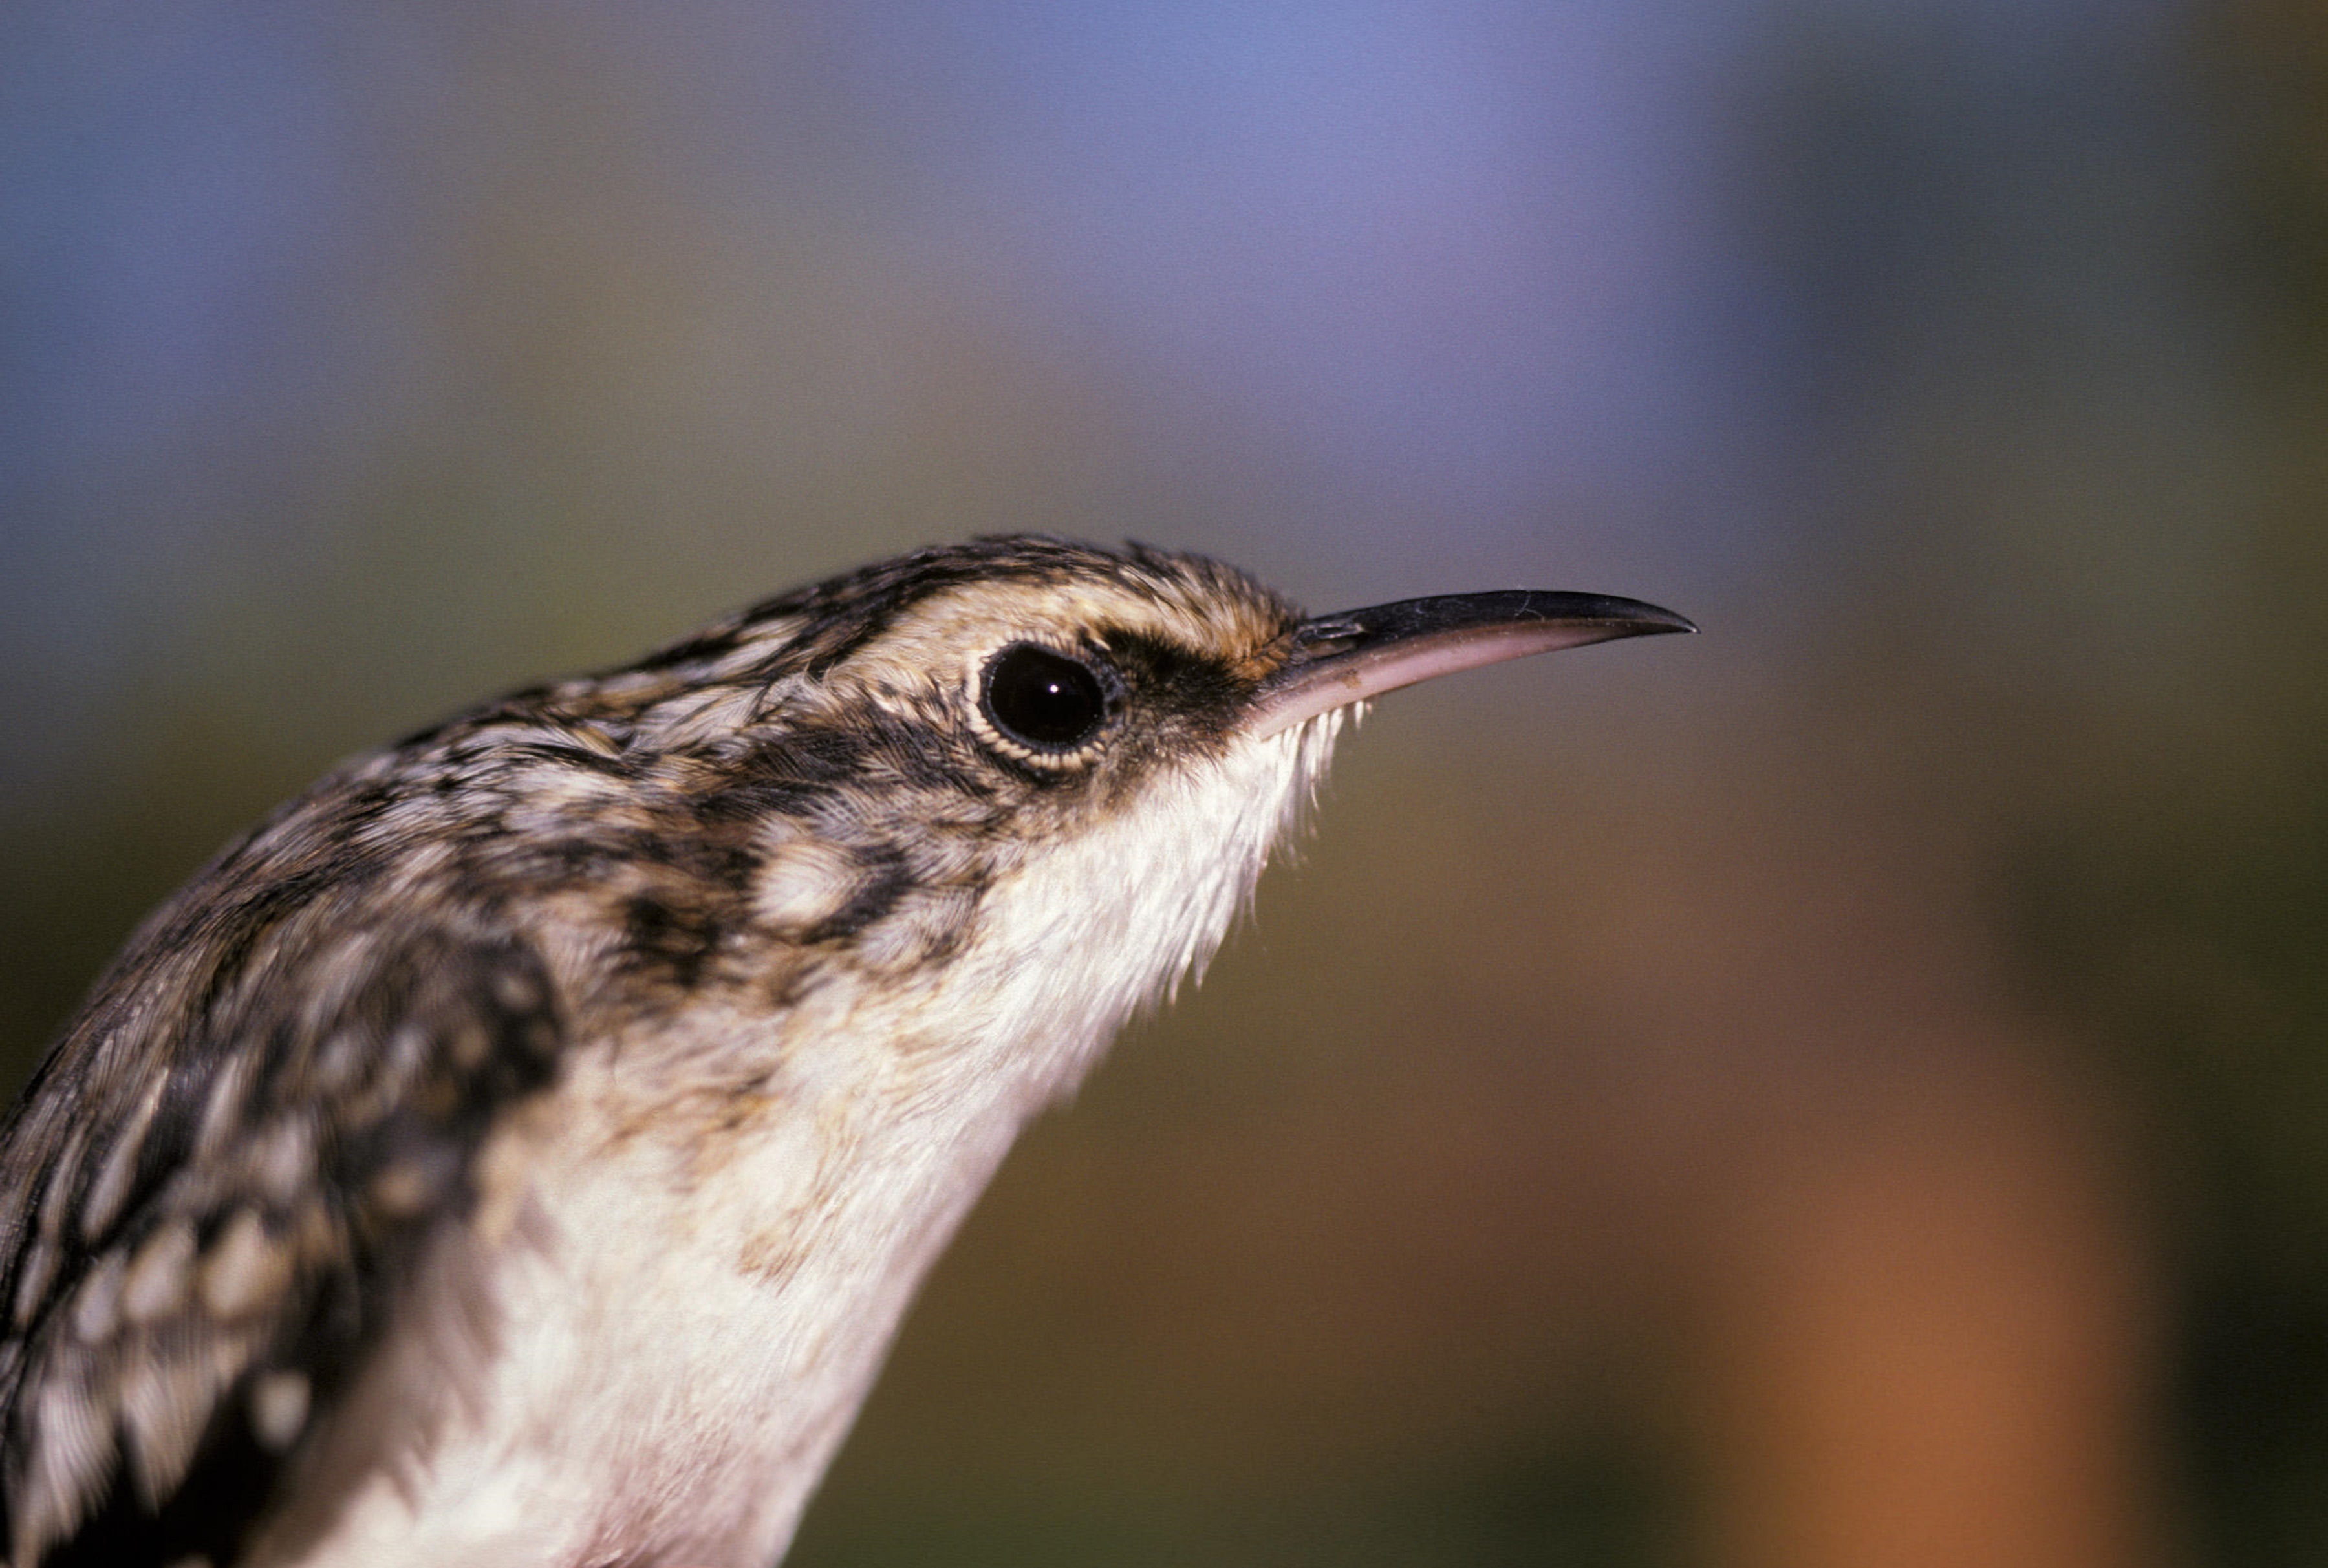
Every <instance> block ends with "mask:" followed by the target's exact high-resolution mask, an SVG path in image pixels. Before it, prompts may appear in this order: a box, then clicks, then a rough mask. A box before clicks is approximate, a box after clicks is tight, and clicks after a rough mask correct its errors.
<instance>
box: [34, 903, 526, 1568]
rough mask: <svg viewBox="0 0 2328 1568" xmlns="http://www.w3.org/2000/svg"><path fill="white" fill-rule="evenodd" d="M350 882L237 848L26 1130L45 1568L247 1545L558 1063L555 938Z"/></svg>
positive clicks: (79, 1030)
mask: <svg viewBox="0 0 2328 1568" xmlns="http://www.w3.org/2000/svg"><path fill="white" fill-rule="evenodd" d="M218 877H219V873H216V872H214V873H213V880H216V879H217V878H218ZM238 894H239V896H237V895H238ZM333 900H334V887H333V884H331V883H330V882H329V881H328V879H327V880H326V881H325V882H324V884H322V885H320V886H317V887H307V888H304V889H302V888H297V887H293V888H289V889H286V888H285V887H283V886H282V885H281V882H280V879H279V878H257V879H256V885H253V882H252V880H251V879H249V878H245V879H243V880H242V881H239V882H238V881H237V880H236V879H235V878H233V877H232V876H230V875H228V876H226V877H225V887H224V888H223V889H222V888H221V887H211V888H209V889H207V890H206V891H204V892H203V893H202V894H201V895H200V896H198V897H194V898H192V899H191V900H182V901H181V903H182V906H186V907H182V909H181V910H180V912H179V915H178V916H177V917H176V918H174V919H164V920H163V921H161V922H158V923H157V924H156V925H155V926H154V927H152V928H149V930H148V932H147V933H146V935H145V937H143V938H142V939H141V941H140V942H139V943H138V944H133V947H132V949H131V952H130V953H129V954H128V955H126V958H125V962H124V963H123V964H122V965H120V966H117V970H116V972H115V973H114V975H113V976H111V977H110V978H109V979H108V981H107V982H106V983H105V984H104V985H102V986H101V987H100V989H99V993H98V995H97V997H96V998H95V999H93V1000H92V1003H91V1005H90V1007H89V1009H88V1010H87V1011H86V1012H85V1013H84V1015H83V1016H82V1018H81V1019H80V1021H79V1023H78V1024H77V1025H76V1026H75V1027H74V1028H73V1029H71V1030H70V1032H69V1033H68V1034H67V1036H66V1037H65V1038H64V1039H63V1040H61V1042H60V1043H59V1046H58V1047H57V1048H56V1049H55V1050H54V1051H53V1052H52V1055H51V1056H50V1057H49V1059H48V1060H47V1061H46V1062H45V1063H44V1064H43V1065H42V1068H41V1070H40V1072H39V1074H38V1075H37V1076H36V1077H35V1080H34V1081H33V1084H32V1085H31V1086H30V1087H29V1088H28V1089H27V1090H26V1092H25V1094H24V1095H23V1098H22V1099H21V1100H20V1101H19V1103H18V1104H17V1106H16V1109H15V1111H14V1113H13V1115H12V1117H11V1119H10V1121H9V1123H8V1125H7V1128H6V1131H5V1136H0V1500H4V1501H5V1509H0V1512H5V1541H6V1544H7V1545H8V1549H9V1551H10V1554H11V1556H12V1559H13V1561H14V1563H16V1564H17V1565H18V1568H32V1564H33V1563H43V1564H50V1565H62V1564H69V1563H107V1564H111V1565H115V1568H130V1565H132V1564H143V1563H154V1564H157V1565H158V1564H164V1563H175V1562H178V1561H180V1560H182V1559H185V1558H189V1557H192V1558H203V1557H208V1558H210V1559H211V1560H213V1561H216V1562H220V1563H223V1562H225V1561H228V1560H229V1559H230V1557H231V1555H232V1554H233V1553H234V1551H235V1549H236V1548H237V1546H238V1545H239V1542H240V1541H241V1540H242V1539H243V1538H244V1536H245V1535H246V1533H247V1531H248V1529H249V1526H250V1525H251V1524H252V1522H253V1521H255V1520H256V1519H257V1518H258V1517H259V1516H261V1515H262V1514H263V1513H264V1511H265V1510H266V1508H267V1506H268V1498H269V1497H270V1494H271V1493H272V1492H273V1491H274V1489H275V1487H276V1484H277V1480H278V1479H279V1478H280V1477H281V1476H282V1475H283V1474H284V1473H285V1471H286V1467H289V1466H292V1465H295V1464H296V1462H297V1460H298V1459H299V1457H300V1454H301V1452H302V1450H303V1446H304V1445H305V1443H306V1441H307V1440H308V1439H309V1437H310V1435H311V1434H312V1433H314V1432H315V1431H316V1429H317V1428H318V1426H319V1425H320V1424H321V1417H322V1415H323V1414H324V1412H325V1411H326V1410H327V1409H328V1407H329V1405H330V1403H331V1401H332V1400H333V1397H334V1396H335V1395H336V1394H338V1393H339V1392H340V1391H341V1390H342V1389H343V1387H344V1386H345V1385H346V1384H347V1381H348V1379H349V1377H350V1376H351V1375H352V1372H353V1371H354V1369H355V1368H356V1367H357V1366H358V1365H359V1364H360V1362H361V1358H362V1356H363V1353H364V1351H365V1349H366V1348H367V1347H368V1346H369V1345H370V1344H371V1342H372V1341H373V1340H374V1339H375V1338H376V1337H377V1335H378V1333H379V1331H380V1329H381V1327H382V1325H383V1323H384V1322H385V1320H386V1319H387V1318H388V1317H389V1316H390V1313H391V1312H392V1310H393V1304H394V1300H395V1298H396V1295H397V1292H398V1291H399V1287H400V1286H401V1285H402V1284H403V1283H404V1282H405V1281H406V1280H407V1279H408V1277H409V1275H410V1272H411V1270H412V1266H413V1264H414V1263H415V1261H416V1259H417V1257H418V1252H419V1249H420V1247H421V1246H422V1245H423V1244H424V1243H425V1242H426V1241H427V1237H428V1236H429V1235H431V1234H433V1232H434V1230H435V1228H436V1226H437V1225H439V1224H441V1223H443V1222H444V1221H446V1219H447V1218H449V1217H451V1216H457V1215H458V1214H459V1213H461V1212H462V1211H463V1209H464V1207H465V1204H466V1203H467V1202H468V1200H469V1198H470V1196H471V1194H470V1190H469V1189H470V1183H471V1179H472V1167H473V1165H474V1156H475V1154H476V1151H477V1150H478V1149H479V1147H480V1146H481V1144H482V1142H483V1139H484V1137H485V1134H486V1132H487V1131H488V1130H489V1129H490V1127H491V1126H492V1125H493V1122H494V1120H495V1118H496V1117H497V1115H498V1114H499V1113H501V1112H502V1110H503V1109H505V1108H506V1107H507V1106H508V1105H510V1104H511V1103H513V1102H514V1101H516V1100H518V1099H520V1098H521V1097H524V1096H526V1095H528V1094H532V1093H533V1092H535V1091H536V1090H538V1089H540V1087H541V1086H543V1085H544V1084H547V1083H548V1082H549V1078H550V1077H551V1075H553V1073H554V1072H555V1069H556V1063H557V1058H558V1053H559V1041H560V1035H561V1027H562V1026H561V1020H560V1015H559V1007H558V1003H557V999H556V996H555V992H554V988H553V986H552V984H551V981H550V977H549V973H548V972H547V970H546V968H545V966H544V964H543V963H542V962H541V959H540V955H539V953H537V952H536V951H535V950H534V949H533V948H532V947H531V946H530V944H528V943H526V942H525V941H523V940H521V938H519V937H517V936H515V935H514V934H512V933H511V932H509V931H508V930H506V929H500V928H497V927H496V926H495V925H494V923H493V922H492V921H491V920H490V919H489V918H483V917H481V915H479V913H478V912H477V911H475V910H440V911H437V912H436V915H435V917H425V916H411V915H407V916H406V917H400V918H392V917H389V916H387V915H380V914H377V913H376V914H375V915H372V916H371V917H369V918H368V917H365V916H364V915H361V914H351V913H349V912H347V911H337V912H335V911H334V910H333V907H332V906H333Z"/></svg>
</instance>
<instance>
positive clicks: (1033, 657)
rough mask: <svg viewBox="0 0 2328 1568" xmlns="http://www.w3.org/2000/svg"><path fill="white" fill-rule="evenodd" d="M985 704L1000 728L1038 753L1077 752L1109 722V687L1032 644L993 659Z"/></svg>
mask: <svg viewBox="0 0 2328 1568" xmlns="http://www.w3.org/2000/svg"><path fill="white" fill-rule="evenodd" d="M980 700H981V703H982V704H983V705H984V707H985V709H986V717H987V718H990V719H991V720H992V721H993V723H994V728H997V729H999V730H1000V731H1001V732H1002V734H1003V735H1004V736H1005V737H1009V739H1011V740H1015V741H1017V742H1018V743H1019V745H1021V746H1027V747H1028V748H1029V749H1031V750H1034V751H1045V752H1061V751H1072V750H1074V749H1075V747H1076V746H1081V745H1082V744H1083V743H1084V742H1085V741H1087V740H1089V739H1090V738H1091V737H1093V736H1094V735H1096V734H1097V733H1098V732H1099V728H1100V726H1101V725H1103V724H1104V723H1105V722H1107V708H1108V687H1107V684H1106V683H1105V682H1103V681H1102V680H1101V679H1100V677H1099V674H1098V672H1097V671H1094V670H1093V669H1092V668H1091V666H1090V665H1088V664H1085V663H1084V662H1082V661H1081V660H1079V659H1070V658H1068V657H1067V656H1066V655H1065V654H1064V653H1053V652H1052V651H1051V650H1049V649H1048V648H1038V647H1037V646H1036V645H1035V644H1034V643H1012V644H1011V645H1010V646H1009V647H1008V648H1005V649H1003V650H1002V652H1000V653H997V654H996V655H995V656H994V658H993V660H992V661H991V662H990V663H989V664H988V665H987V666H986V688H985V690H984V691H983V692H982V693H981V698H980Z"/></svg>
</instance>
